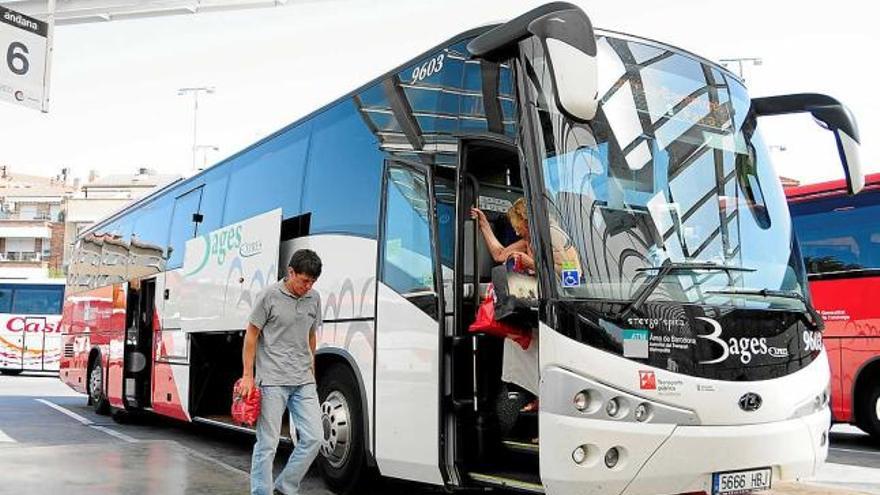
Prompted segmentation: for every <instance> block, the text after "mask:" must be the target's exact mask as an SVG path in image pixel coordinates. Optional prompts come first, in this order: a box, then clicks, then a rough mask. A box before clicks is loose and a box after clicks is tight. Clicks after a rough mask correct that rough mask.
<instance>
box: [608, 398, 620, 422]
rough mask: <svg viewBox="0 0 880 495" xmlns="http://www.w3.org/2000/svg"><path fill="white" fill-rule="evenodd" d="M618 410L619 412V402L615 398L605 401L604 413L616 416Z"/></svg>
mask: <svg viewBox="0 0 880 495" xmlns="http://www.w3.org/2000/svg"><path fill="white" fill-rule="evenodd" d="M618 412H620V403H619V402H618V401H617V398H614V399H611V400H609V401H608V402H607V403H605V413H606V414H608V415H609V416H611V417H612V418H613V417H615V416H617V413H618Z"/></svg>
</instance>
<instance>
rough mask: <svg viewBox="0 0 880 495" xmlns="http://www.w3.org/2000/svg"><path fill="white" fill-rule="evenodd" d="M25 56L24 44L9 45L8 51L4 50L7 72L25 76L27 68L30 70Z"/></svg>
mask: <svg viewBox="0 0 880 495" xmlns="http://www.w3.org/2000/svg"><path fill="white" fill-rule="evenodd" d="M27 54H28V48H27V46H25V44H24V43H21V42H19V41H13V42H12V43H10V44H9V49H8V50H6V65H8V66H9V70H11V71H12V72H13V73H14V74H17V75H19V76H23V75H25V74H27V71H28V68H30V62H28V59H27V57H25V55H27Z"/></svg>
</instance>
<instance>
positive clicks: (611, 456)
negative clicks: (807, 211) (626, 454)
mask: <svg viewBox="0 0 880 495" xmlns="http://www.w3.org/2000/svg"><path fill="white" fill-rule="evenodd" d="M619 460H620V451H619V450H617V447H611V448H610V449H608V452H605V466H606V467H607V468H608V469H611V468H613V467H614V466H616V465H617V461H619Z"/></svg>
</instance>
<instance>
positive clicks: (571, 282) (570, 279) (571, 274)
mask: <svg viewBox="0 0 880 495" xmlns="http://www.w3.org/2000/svg"><path fill="white" fill-rule="evenodd" d="M579 285H581V272H580V271H579V270H562V286H563V287H577V286H579Z"/></svg>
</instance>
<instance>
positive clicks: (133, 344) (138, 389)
mask: <svg viewBox="0 0 880 495" xmlns="http://www.w3.org/2000/svg"><path fill="white" fill-rule="evenodd" d="M155 306H156V280H155V279H152V278H151V279H143V280H137V281H132V282H130V283H129V288H128V301H127V304H126V313H125V354H124V358H123V369H124V374H123V378H124V380H123V399H124V403H125V405H126V407H132V408H144V407H149V406H150V403H151V401H150V397H151V395H150V389H151V386H150V385H151V384H150V378H151V375H152V370H151V364H152V362H153V353H152V349H153V321H154V313H155Z"/></svg>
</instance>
